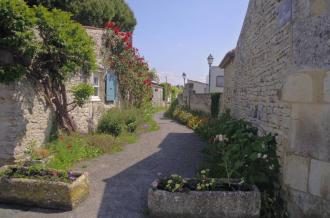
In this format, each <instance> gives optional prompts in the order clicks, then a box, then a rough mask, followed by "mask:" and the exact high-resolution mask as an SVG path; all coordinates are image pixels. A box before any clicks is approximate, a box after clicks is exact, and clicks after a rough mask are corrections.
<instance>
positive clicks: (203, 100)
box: [189, 94, 212, 114]
mask: <svg viewBox="0 0 330 218" xmlns="http://www.w3.org/2000/svg"><path fill="white" fill-rule="evenodd" d="M211 103H212V99H211V94H192V95H191V96H190V101H189V108H190V109H191V110H193V111H201V112H204V113H207V114H211Z"/></svg>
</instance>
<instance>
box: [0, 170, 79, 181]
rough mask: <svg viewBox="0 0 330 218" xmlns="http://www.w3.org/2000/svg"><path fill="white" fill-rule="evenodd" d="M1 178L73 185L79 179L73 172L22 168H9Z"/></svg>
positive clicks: (0, 175)
mask: <svg viewBox="0 0 330 218" xmlns="http://www.w3.org/2000/svg"><path fill="white" fill-rule="evenodd" d="M0 177H4V178H8V179H11V178H25V179H37V180H44V181H52V182H65V183H72V182H74V181H75V180H76V179H77V177H76V175H74V174H73V173H72V172H65V171H58V170H51V169H43V168H37V167H20V166H12V167H7V168H6V169H5V170H3V171H2V172H0Z"/></svg>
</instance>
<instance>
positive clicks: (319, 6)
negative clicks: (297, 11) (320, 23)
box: [309, 0, 330, 16]
mask: <svg viewBox="0 0 330 218" xmlns="http://www.w3.org/2000/svg"><path fill="white" fill-rule="evenodd" d="M309 1H310V6H311V16H323V15H328V14H330V2H329V0H309Z"/></svg>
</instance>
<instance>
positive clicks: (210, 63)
mask: <svg viewBox="0 0 330 218" xmlns="http://www.w3.org/2000/svg"><path fill="white" fill-rule="evenodd" d="M213 60H214V58H213V56H212V55H211V54H210V55H209V56H208V57H207V63H208V64H209V93H211V67H212V63H213Z"/></svg>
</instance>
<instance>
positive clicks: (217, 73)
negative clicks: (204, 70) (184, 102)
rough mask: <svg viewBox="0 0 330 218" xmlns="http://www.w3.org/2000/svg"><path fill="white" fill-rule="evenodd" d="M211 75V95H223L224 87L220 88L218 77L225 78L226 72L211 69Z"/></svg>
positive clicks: (214, 68)
mask: <svg viewBox="0 0 330 218" xmlns="http://www.w3.org/2000/svg"><path fill="white" fill-rule="evenodd" d="M210 75H211V83H210V85H211V93H223V89H224V87H223V86H222V87H218V86H217V84H216V82H217V77H218V76H222V77H223V76H224V70H223V69H221V68H220V67H215V66H213V67H211V69H210Z"/></svg>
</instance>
